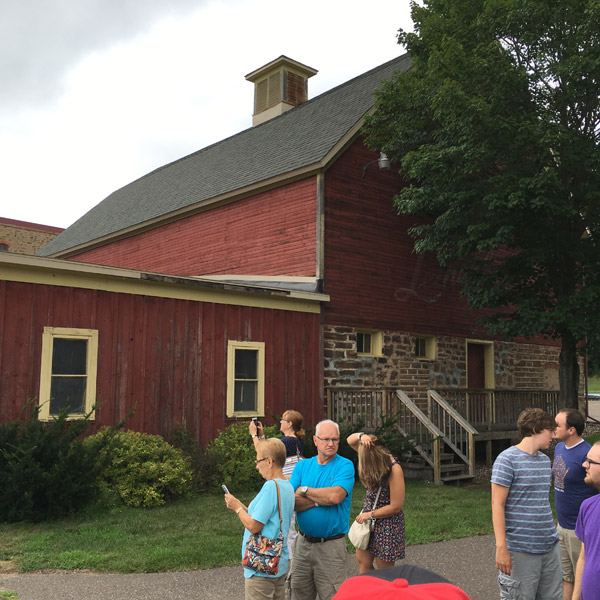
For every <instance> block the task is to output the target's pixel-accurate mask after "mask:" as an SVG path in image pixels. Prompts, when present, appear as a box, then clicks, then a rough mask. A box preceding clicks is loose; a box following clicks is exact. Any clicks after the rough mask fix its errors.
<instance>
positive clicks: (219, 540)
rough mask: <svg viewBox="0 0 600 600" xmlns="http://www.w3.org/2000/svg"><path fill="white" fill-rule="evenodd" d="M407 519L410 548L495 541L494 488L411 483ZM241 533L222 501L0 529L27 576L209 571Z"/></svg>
mask: <svg viewBox="0 0 600 600" xmlns="http://www.w3.org/2000/svg"><path fill="white" fill-rule="evenodd" d="M253 495H254V494H240V499H241V500H242V501H243V502H245V503H248V502H249V501H250V500H251V499H252V497H253ZM363 499H364V489H363V488H362V486H360V485H357V486H355V488H354V493H353V498H352V511H351V516H352V519H354V516H355V515H356V514H357V513H358V512H359V511H360V509H361V507H362V502H363ZM405 515H406V543H407V544H408V545H412V544H424V543H427V542H432V541H440V540H448V539H455V538H461V537H469V536H474V535H480V534H487V533H491V532H492V522H491V508H490V490H489V485H484V486H473V487H463V488H455V487H451V486H434V485H432V484H429V483H424V482H415V481H408V482H407V485H406V503H405ZM242 532H243V529H242V525H241V524H240V521H239V519H238V518H237V517H236V515H235V514H234V513H232V512H231V511H228V510H227V509H226V508H225V503H224V501H223V497H222V496H221V495H214V496H211V495H204V496H197V497H194V498H192V499H190V500H185V501H180V502H177V503H174V504H171V505H168V506H165V507H161V508H155V509H150V510H148V509H138V508H131V507H125V506H122V505H120V504H119V505H106V504H105V505H103V506H100V505H97V506H95V507H90V508H89V509H88V510H87V511H85V512H84V513H82V514H80V515H78V516H74V517H72V518H69V519H63V520H60V521H55V522H45V523H38V524H28V523H18V524H0V539H1V540H2V544H1V545H0V561H5V562H4V564H5V565H8V564H10V566H11V567H12V568H14V569H15V570H19V571H21V572H31V571H38V570H41V569H64V570H76V569H85V570H92V571H96V572H110V571H113V572H119V573H139V572H158V571H185V570H194V569H209V568H212V567H219V566H225V565H236V564H239V563H240V561H241V542H242ZM348 549H349V551H353V548H352V546H350V545H349V548H348ZM0 597H1V596H0Z"/></svg>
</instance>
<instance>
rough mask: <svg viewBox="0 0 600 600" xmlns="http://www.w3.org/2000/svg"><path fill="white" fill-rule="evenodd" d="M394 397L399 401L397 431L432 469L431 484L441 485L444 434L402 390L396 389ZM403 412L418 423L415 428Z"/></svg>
mask: <svg viewBox="0 0 600 600" xmlns="http://www.w3.org/2000/svg"><path fill="white" fill-rule="evenodd" d="M396 396H397V397H398V398H399V399H400V405H399V408H398V413H397V414H398V430H399V431H400V433H402V435H404V436H405V437H406V438H408V439H411V440H413V446H414V448H415V450H416V451H417V452H418V453H419V454H420V455H421V456H422V457H423V458H424V459H425V461H426V462H427V463H428V464H429V465H430V466H431V468H432V469H433V483H434V484H435V485H440V484H441V483H442V463H441V441H442V439H443V437H444V434H443V433H442V432H441V431H440V429H438V427H436V426H435V424H434V423H432V422H431V420H430V419H429V418H428V417H427V415H425V413H424V412H423V411H422V410H421V409H420V408H419V407H418V406H417V405H416V404H415V403H414V402H413V401H412V400H411V399H410V398H409V397H408V396H407V395H406V394H405V393H404V392H403V391H402V390H400V389H397V390H396ZM404 410H408V411H409V412H410V413H411V415H412V416H413V417H414V418H415V419H416V420H417V421H418V426H417V427H414V426H413V427H411V426H409V423H408V421H409V419H407V418H406V417H405V415H404ZM421 427H422V428H424V429H425V431H426V432H427V434H429V435H423V432H421V431H420V430H419V429H420V428H421ZM429 444H431V446H432V452H431V453H430V452H428V451H427V449H426V446H428V445H429Z"/></svg>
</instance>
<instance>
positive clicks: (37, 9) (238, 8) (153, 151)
mask: <svg viewBox="0 0 600 600" xmlns="http://www.w3.org/2000/svg"><path fill="white" fill-rule="evenodd" d="M400 27H402V28H404V29H411V28H412V25H411V20H410V11H409V1H408V0H379V1H378V2H374V3H373V4H371V3H370V2H365V1H364V0H362V1H358V0H303V1H302V2H281V1H277V0H223V1H219V0H213V1H210V0H1V3H0V206H1V208H0V217H8V218H11V219H19V220H22V221H31V222H34V223H44V224H47V225H55V226H59V227H67V226H68V225H70V224H71V223H73V222H74V221H75V220H77V219H78V218H79V217H80V216H81V215H83V214H84V213H86V212H87V211H88V210H89V209H90V208H92V207H93V206H95V205H96V204H98V202H100V201H101V200H103V199H104V198H105V197H106V196H108V195H109V194H110V193H111V192H113V191H114V190H116V189H118V188H120V187H122V186H123V185H126V184H127V183H129V182H131V181H133V180H135V179H137V178H138V177H141V176H142V175H144V174H146V173H148V172H149V171H152V170H153V169H155V168H157V167H159V166H161V165H164V164H166V163H168V162H171V161H173V160H176V159H178V158H181V157H182V156H186V155H187V154H190V153H192V152H195V151H196V150H199V149H201V148H204V147H205V146H207V145H209V144H212V143H214V142H217V141H219V140H221V139H223V138H226V137H228V136H230V135H233V134H235V133H237V132H239V131H242V130H243V129H247V128H248V127H250V126H251V123H252V108H253V85H252V84H251V83H249V82H247V81H246V80H245V79H244V76H245V75H246V74H248V73H250V72H251V71H254V70H255V69H257V68H258V67H261V66H263V65H264V64H266V63H268V62H270V61H271V60H273V59H275V58H277V57H278V56H280V55H281V54H285V55H286V56H289V57H290V58H293V59H294V60H297V61H299V62H301V63H304V64H306V65H308V66H310V67H313V68H315V69H317V70H318V71H319V73H318V74H317V75H315V76H314V77H312V78H311V79H310V80H309V82H308V90H309V97H310V98H313V97H314V96H316V95H318V94H320V93H322V92H324V91H326V90H328V89H331V88H332V87H334V86H336V85H338V84H340V83H343V82H344V81H347V80H348V79H350V78H352V77H354V76H356V75H359V74H361V73H363V72H365V71H367V70H369V69H371V68H373V67H376V66H378V65H379V64H381V63H383V62H386V61H388V60H390V59H392V58H394V57H396V56H398V55H400V54H402V53H403V48H402V47H401V46H399V45H398V44H397V42H396V33H397V30H398V29H399V28H400Z"/></svg>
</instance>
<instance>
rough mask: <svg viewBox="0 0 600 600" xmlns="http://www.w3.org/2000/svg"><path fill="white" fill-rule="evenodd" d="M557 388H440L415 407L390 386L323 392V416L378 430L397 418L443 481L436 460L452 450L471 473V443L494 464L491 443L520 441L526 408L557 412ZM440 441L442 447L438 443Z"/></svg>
mask: <svg viewBox="0 0 600 600" xmlns="http://www.w3.org/2000/svg"><path fill="white" fill-rule="evenodd" d="M558 396H559V392H558V390H525V389H519V390H494V389H459V388H438V389H437V390H428V392H427V398H428V400H427V405H426V406H419V405H417V404H416V403H414V402H413V401H412V400H411V399H410V398H409V397H408V396H407V395H406V394H405V393H404V392H403V391H402V390H400V389H392V388H350V387H331V388H326V408H327V416H328V418H330V419H333V420H334V421H337V422H346V423H350V424H351V425H353V426H355V427H361V428H363V429H366V430H369V429H376V428H377V427H378V426H379V425H381V424H382V423H383V421H384V419H386V418H388V419H389V418H392V417H393V418H395V419H396V420H397V427H398V430H399V432H400V433H401V434H402V435H403V436H405V437H407V438H409V439H411V440H412V441H413V443H414V445H415V450H416V451H417V452H418V453H419V454H420V455H421V456H422V458H423V459H424V460H425V461H426V462H427V463H429V464H430V466H431V467H432V469H433V473H434V481H435V483H441V481H443V480H444V477H443V475H442V473H441V470H440V469H441V465H440V457H441V455H442V454H443V450H444V448H445V449H446V450H452V451H453V452H454V454H455V462H462V465H463V466H464V474H463V475H459V477H463V476H464V477H468V476H470V475H472V473H473V469H474V462H475V442H485V443H486V462H487V463H488V464H490V465H491V462H492V458H493V457H492V441H493V440H499V439H505V440H512V439H515V438H517V437H518V433H517V426H516V422H517V417H518V416H519V414H520V413H521V411H522V410H523V409H524V408H527V407H536V408H542V409H543V410H545V411H546V412H548V413H550V414H552V415H554V414H556V412H558V401H559V398H558ZM441 441H443V442H444V444H443V447H442V446H440V442H441Z"/></svg>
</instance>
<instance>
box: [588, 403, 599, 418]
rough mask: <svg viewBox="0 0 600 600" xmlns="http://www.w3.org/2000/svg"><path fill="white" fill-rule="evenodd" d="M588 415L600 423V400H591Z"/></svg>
mask: <svg viewBox="0 0 600 600" xmlns="http://www.w3.org/2000/svg"><path fill="white" fill-rule="evenodd" d="M588 414H589V415H590V417H592V418H594V419H596V420H597V421H600V400H590V401H589V402H588Z"/></svg>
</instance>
